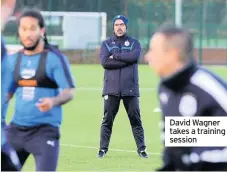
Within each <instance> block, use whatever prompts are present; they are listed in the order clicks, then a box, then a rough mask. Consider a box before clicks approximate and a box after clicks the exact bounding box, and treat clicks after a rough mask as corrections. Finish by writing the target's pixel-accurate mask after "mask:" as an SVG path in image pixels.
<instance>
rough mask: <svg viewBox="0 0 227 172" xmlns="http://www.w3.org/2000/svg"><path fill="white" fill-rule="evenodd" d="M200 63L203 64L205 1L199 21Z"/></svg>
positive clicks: (201, 5)
mask: <svg viewBox="0 0 227 172" xmlns="http://www.w3.org/2000/svg"><path fill="white" fill-rule="evenodd" d="M199 30H200V32H199V33H200V34H199V35H200V36H199V63H200V64H202V62H203V0H201V3H200V21H199Z"/></svg>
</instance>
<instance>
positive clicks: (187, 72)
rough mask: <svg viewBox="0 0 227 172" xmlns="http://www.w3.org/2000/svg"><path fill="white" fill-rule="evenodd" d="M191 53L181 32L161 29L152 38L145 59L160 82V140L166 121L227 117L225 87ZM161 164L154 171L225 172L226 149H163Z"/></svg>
mask: <svg viewBox="0 0 227 172" xmlns="http://www.w3.org/2000/svg"><path fill="white" fill-rule="evenodd" d="M193 50H194V46H193V39H192V36H191V34H190V33H189V32H188V31H187V30H185V29H183V28H178V27H176V26H172V25H164V26H162V27H161V28H160V29H159V30H158V31H157V32H156V33H155V34H154V35H153V36H152V38H151V41H150V48H149V51H148V52H147V54H146V56H145V59H146V61H147V62H148V63H149V65H150V66H152V68H153V69H154V71H155V72H156V73H157V74H158V75H159V76H160V78H161V82H160V84H159V89H158V95H159V102H160V106H161V110H162V124H163V125H162V135H163V136H164V135H165V126H164V123H165V117H182V118H183V117H218V116H222V117H226V116H227V103H226V102H227V85H226V83H225V82H224V81H223V80H222V79H221V78H220V77H218V76H217V75H215V74H214V73H212V72H210V71H208V70H207V69H204V68H202V67H201V66H199V65H198V64H197V63H196V61H195V59H194V55H193ZM163 143H165V139H164V140H163ZM163 162H164V163H163V166H162V167H161V168H159V169H157V171H227V147H226V146H225V147H219V146H213V147H206V146H204V147H200V146H197V147H192V146H191V147H165V148H164V151H163Z"/></svg>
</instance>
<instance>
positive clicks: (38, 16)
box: [18, 8, 48, 44]
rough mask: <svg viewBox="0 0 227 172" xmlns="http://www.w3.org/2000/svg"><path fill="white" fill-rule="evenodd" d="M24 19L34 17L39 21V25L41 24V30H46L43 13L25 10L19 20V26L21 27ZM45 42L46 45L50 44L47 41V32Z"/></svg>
mask: <svg viewBox="0 0 227 172" xmlns="http://www.w3.org/2000/svg"><path fill="white" fill-rule="evenodd" d="M23 17H33V18H36V19H37V20H38V24H39V27H40V28H45V22H44V18H43V15H42V14H41V12H40V11H39V10H38V9H35V8H33V9H25V10H24V11H23V12H22V13H21V15H20V17H19V18H18V26H19V25H20V20H21V19H22V18H23ZM43 36H44V38H43V40H44V42H45V43H46V44H48V40H47V35H46V32H45V33H44V35H43Z"/></svg>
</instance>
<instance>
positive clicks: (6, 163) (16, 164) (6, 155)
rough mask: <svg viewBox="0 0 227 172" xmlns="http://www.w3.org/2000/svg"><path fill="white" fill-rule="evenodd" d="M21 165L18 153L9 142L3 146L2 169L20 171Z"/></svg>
mask: <svg viewBox="0 0 227 172" xmlns="http://www.w3.org/2000/svg"><path fill="white" fill-rule="evenodd" d="M20 169H21V165H20V161H19V159H18V156H17V153H16V151H15V150H13V149H12V148H11V147H10V146H9V144H8V143H5V144H4V145H3V146H2V151H1V171H20Z"/></svg>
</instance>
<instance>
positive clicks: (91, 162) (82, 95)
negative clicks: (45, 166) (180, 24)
mask: <svg viewBox="0 0 227 172" xmlns="http://www.w3.org/2000/svg"><path fill="white" fill-rule="evenodd" d="M211 69H212V71H214V72H215V73H217V74H219V75H221V76H222V77H223V78H224V79H225V80H226V78H227V69H226V68H225V67H212V68H211ZM72 71H73V74H74V78H75V81H76V85H77V90H76V94H75V99H74V100H73V101H72V102H70V103H69V104H67V105H65V106H64V119H63V125H62V128H61V135H62V137H61V147H60V159H59V165H58V171H138V172H139V171H152V170H154V169H155V168H157V167H159V166H160V165H161V151H162V144H161V141H160V130H159V125H158V124H159V120H160V114H159V113H155V112H153V110H154V109H155V108H156V107H158V101H157V94H156V87H157V84H158V77H157V76H156V75H155V74H154V72H153V71H152V70H151V69H150V68H149V67H148V66H145V65H140V67H139V75H140V87H141V90H140V92H141V97H140V105H141V116H142V121H143V124H144V130H145V136H146V144H147V151H148V152H149V158H148V159H141V158H140V157H139V156H138V155H137V153H136V145H135V142H134V139H133V135H132V132H131V128H130V124H129V120H128V118H127V114H126V112H125V110H124V108H123V106H122V104H121V108H120V111H119V113H118V115H117V117H116V120H115V123H114V127H113V134H112V139H111V144H110V151H109V152H108V154H107V156H106V157H105V158H103V159H99V158H97V152H98V147H99V131H100V124H101V120H102V117H103V99H102V97H101V91H102V90H101V87H102V80H103V69H102V67H101V66H100V65H73V66H72ZM12 106H13V103H12V104H11V105H10V110H9V113H10V114H12V113H13V107H12ZM9 118H10V115H9V116H8V120H9ZM34 170H35V165H34V159H33V157H32V156H30V158H29V159H28V160H27V162H26V164H25V166H24V168H23V171H34Z"/></svg>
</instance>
